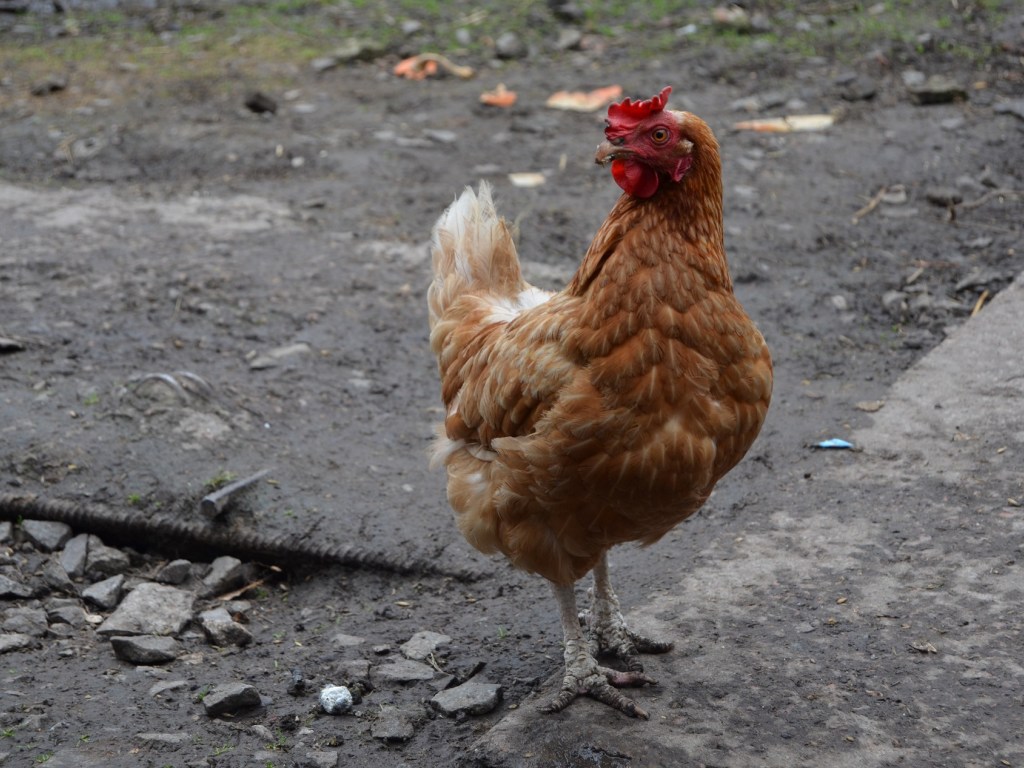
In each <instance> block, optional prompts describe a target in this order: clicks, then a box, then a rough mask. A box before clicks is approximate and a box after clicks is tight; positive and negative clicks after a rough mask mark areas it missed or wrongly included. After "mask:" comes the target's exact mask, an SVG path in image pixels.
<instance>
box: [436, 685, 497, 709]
mask: <svg viewBox="0 0 1024 768" xmlns="http://www.w3.org/2000/svg"><path fill="white" fill-rule="evenodd" d="M500 701H501V686H500V685H498V684H497V683H476V682H469V683H463V684H462V685H458V686H456V687H454V688H449V689H448V690H445V691H441V692H439V693H438V694H436V695H435V696H434V698H432V699H431V700H430V704H431V706H433V707H434V708H435V709H436V710H438V711H439V712H441V713H442V714H444V715H447V716H448V717H453V716H455V715H459V714H466V715H486V714H487V713H488V712H493V711H494V709H495V707H497V706H498V703H499V702H500Z"/></svg>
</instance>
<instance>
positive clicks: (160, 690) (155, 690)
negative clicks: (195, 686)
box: [149, 680, 188, 699]
mask: <svg viewBox="0 0 1024 768" xmlns="http://www.w3.org/2000/svg"><path fill="white" fill-rule="evenodd" d="M187 687H188V680H161V681H159V682H157V683H153V685H151V686H150V688H149V695H150V696H152V697H153V698H154V699H155V698H159V697H161V696H164V695H165V694H168V693H173V692H174V691H180V690H181V689H182V688H187Z"/></svg>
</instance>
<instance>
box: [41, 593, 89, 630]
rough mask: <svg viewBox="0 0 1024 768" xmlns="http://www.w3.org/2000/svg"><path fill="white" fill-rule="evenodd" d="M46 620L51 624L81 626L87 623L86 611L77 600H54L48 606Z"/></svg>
mask: <svg viewBox="0 0 1024 768" xmlns="http://www.w3.org/2000/svg"><path fill="white" fill-rule="evenodd" d="M46 620H47V621H49V622H50V623H51V624H67V625H69V626H72V627H81V626H84V625H85V611H83V610H82V607H81V606H80V605H79V604H78V601H77V600H54V601H52V602H51V603H49V604H48V605H47V607H46Z"/></svg>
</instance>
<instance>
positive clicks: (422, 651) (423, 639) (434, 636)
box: [399, 631, 452, 661]
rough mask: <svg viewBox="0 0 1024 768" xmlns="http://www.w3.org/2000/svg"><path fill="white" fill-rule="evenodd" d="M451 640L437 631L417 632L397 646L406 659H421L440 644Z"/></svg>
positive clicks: (435, 649)
mask: <svg viewBox="0 0 1024 768" xmlns="http://www.w3.org/2000/svg"><path fill="white" fill-rule="evenodd" d="M451 641H452V639H451V638H450V637H448V635H442V634H441V633H439V632H430V631H423V632H417V633H416V634H415V635H413V636H412V637H410V638H409V639H408V640H407V641H406V642H404V643H402V645H400V646H399V650H401V652H402V655H404V656H405V657H406V658H407V659H415V660H416V661H422V660H423V659H425V658H427V657H428V656H430V654H432V653H434V652H435V651H437V649H438V648H440V647H441V646H442V645H446V644H448V643H450V642H451Z"/></svg>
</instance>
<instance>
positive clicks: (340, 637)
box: [331, 632, 366, 648]
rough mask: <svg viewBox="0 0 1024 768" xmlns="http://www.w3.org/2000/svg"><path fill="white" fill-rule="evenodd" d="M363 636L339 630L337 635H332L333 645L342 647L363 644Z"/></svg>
mask: <svg viewBox="0 0 1024 768" xmlns="http://www.w3.org/2000/svg"><path fill="white" fill-rule="evenodd" d="M365 642H366V640H364V639H363V638H361V637H356V636H355V635H346V634H345V633H344V632H338V633H337V634H336V635H332V636H331V645H337V646H340V647H342V648H350V647H352V646H355V645H362V644H363V643H365Z"/></svg>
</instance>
